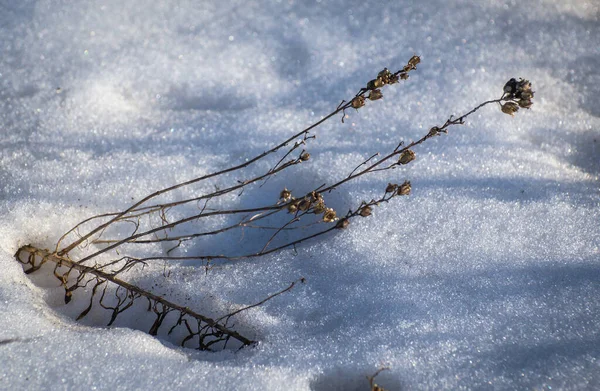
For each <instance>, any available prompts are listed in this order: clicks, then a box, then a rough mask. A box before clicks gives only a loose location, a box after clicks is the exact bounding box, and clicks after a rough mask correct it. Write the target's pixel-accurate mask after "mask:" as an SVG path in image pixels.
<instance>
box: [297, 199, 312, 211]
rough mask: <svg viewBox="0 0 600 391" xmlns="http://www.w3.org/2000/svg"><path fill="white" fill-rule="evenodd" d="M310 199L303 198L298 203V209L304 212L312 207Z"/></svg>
mask: <svg viewBox="0 0 600 391" xmlns="http://www.w3.org/2000/svg"><path fill="white" fill-rule="evenodd" d="M310 204H311V203H310V201H309V200H308V199H306V198H303V199H302V201H300V202H299V203H298V209H300V210H301V211H303V212H306V211H307V210H308V209H309V208H310Z"/></svg>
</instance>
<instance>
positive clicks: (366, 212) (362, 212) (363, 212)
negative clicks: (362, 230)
mask: <svg viewBox="0 0 600 391" xmlns="http://www.w3.org/2000/svg"><path fill="white" fill-rule="evenodd" d="M371 212H372V209H371V207H370V206H369V205H365V206H363V207H362V208H361V209H360V212H358V214H359V215H361V216H362V217H368V216H371Z"/></svg>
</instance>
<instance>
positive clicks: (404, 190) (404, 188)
mask: <svg viewBox="0 0 600 391" xmlns="http://www.w3.org/2000/svg"><path fill="white" fill-rule="evenodd" d="M410 190H411V186H410V182H409V181H405V182H404V183H403V184H401V185H400V186H399V187H398V191H397V193H396V194H397V195H401V196H405V195H409V194H410Z"/></svg>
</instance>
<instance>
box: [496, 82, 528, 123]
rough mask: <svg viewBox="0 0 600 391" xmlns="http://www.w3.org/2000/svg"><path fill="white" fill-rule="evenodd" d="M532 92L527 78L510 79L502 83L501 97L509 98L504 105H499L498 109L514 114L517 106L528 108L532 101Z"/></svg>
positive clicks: (517, 108)
mask: <svg viewBox="0 0 600 391" xmlns="http://www.w3.org/2000/svg"><path fill="white" fill-rule="evenodd" d="M533 95H534V92H533V91H532V90H531V83H530V82H529V80H525V79H519V81H517V80H516V79H515V78H512V79H510V80H509V81H508V82H506V84H505V85H504V96H503V99H505V100H510V102H507V103H506V104H504V105H501V107H500V109H501V110H502V112H503V113H506V114H509V115H514V114H515V113H516V112H517V110H519V107H521V108H524V109H529V108H530V107H531V106H532V105H533V102H531V99H533Z"/></svg>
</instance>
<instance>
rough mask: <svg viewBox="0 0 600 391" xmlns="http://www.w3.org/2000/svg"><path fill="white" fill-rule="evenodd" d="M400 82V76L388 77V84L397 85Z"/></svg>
mask: <svg viewBox="0 0 600 391" xmlns="http://www.w3.org/2000/svg"><path fill="white" fill-rule="evenodd" d="M407 76H408V75H407ZM398 80H399V78H398V75H395V74H393V73H392V74H391V75H390V76H389V77H388V80H387V84H396V83H398Z"/></svg>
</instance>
